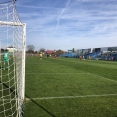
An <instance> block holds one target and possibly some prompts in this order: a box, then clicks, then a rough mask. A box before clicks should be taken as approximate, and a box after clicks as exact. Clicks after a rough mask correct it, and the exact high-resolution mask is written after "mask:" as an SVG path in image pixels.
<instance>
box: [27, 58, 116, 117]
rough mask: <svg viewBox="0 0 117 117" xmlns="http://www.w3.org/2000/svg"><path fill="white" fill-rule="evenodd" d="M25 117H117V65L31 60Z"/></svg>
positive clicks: (71, 59)
mask: <svg viewBox="0 0 117 117" xmlns="http://www.w3.org/2000/svg"><path fill="white" fill-rule="evenodd" d="M25 83H26V90H25V91H26V94H25V96H26V99H25V117H117V62H114V61H99V60H79V59H76V58H57V60H54V59H53V57H51V58H46V57H43V59H42V60H40V58H39V57H36V56H34V57H31V56H27V58H26V81H25Z"/></svg>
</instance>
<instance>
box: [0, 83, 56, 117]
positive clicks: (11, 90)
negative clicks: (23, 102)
mask: <svg viewBox="0 0 117 117" xmlns="http://www.w3.org/2000/svg"><path fill="white" fill-rule="evenodd" d="M0 83H1V84H2V85H3V86H4V87H6V88H9V90H10V92H11V93H13V94H14V95H15V94H16V95H17V93H16V92H15V91H14V90H13V89H12V88H10V87H9V86H7V85H6V84H5V83H3V82H1V81H0ZM26 97H27V98H29V99H30V100H31V101H32V102H33V103H34V104H36V105H37V106H38V107H40V108H41V109H42V110H44V111H45V112H46V113H48V114H49V115H51V116H52V117H56V116H55V115H53V114H52V113H50V112H49V111H48V110H47V109H45V108H44V107H43V106H41V105H39V104H38V103H37V102H35V101H34V100H33V99H31V98H30V97H29V96H27V95H26Z"/></svg>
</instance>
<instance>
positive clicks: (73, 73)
mask: <svg viewBox="0 0 117 117" xmlns="http://www.w3.org/2000/svg"><path fill="white" fill-rule="evenodd" d="M26 74H89V73H84V72H81V73H26Z"/></svg>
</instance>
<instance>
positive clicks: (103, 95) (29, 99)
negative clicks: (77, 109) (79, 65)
mask: <svg viewBox="0 0 117 117" xmlns="http://www.w3.org/2000/svg"><path fill="white" fill-rule="evenodd" d="M108 96H117V93H115V94H101V95H79V96H60V97H40V98H25V100H26V101H31V100H50V99H71V98H90V97H108Z"/></svg>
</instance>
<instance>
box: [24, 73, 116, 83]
mask: <svg viewBox="0 0 117 117" xmlns="http://www.w3.org/2000/svg"><path fill="white" fill-rule="evenodd" d="M26 74H84V75H85V74H89V75H92V76H96V77H100V78H103V79H106V80H109V81H112V82H117V81H116V80H112V79H109V78H106V77H103V76H99V75H95V74H92V73H89V72H88V73H84V72H81V73H26Z"/></svg>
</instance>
